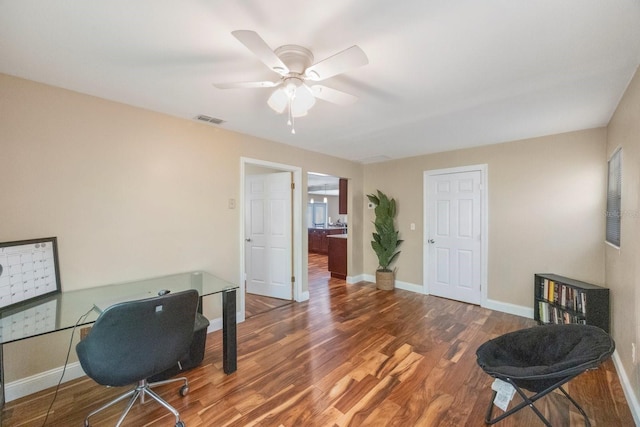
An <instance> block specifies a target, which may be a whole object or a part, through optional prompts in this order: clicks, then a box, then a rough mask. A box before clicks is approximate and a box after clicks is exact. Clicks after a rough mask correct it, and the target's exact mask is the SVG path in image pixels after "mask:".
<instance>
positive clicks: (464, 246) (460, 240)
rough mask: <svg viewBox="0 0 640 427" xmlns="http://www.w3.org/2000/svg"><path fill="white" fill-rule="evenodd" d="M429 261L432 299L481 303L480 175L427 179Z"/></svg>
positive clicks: (457, 175) (427, 243)
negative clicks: (440, 298)
mask: <svg viewBox="0 0 640 427" xmlns="http://www.w3.org/2000/svg"><path fill="white" fill-rule="evenodd" d="M425 191H426V199H425V215H426V218H425V225H426V230H425V231H426V235H425V238H426V248H425V255H426V257H427V260H426V261H425V265H426V268H427V270H426V274H425V276H426V277H425V279H426V283H427V286H428V291H429V293H430V294H432V295H436V296H440V297H444V298H450V299H454V300H458V301H463V302H468V303H471V304H480V302H481V289H480V284H481V277H482V271H481V269H482V262H481V259H482V247H483V245H482V238H483V235H482V221H483V219H482V215H483V213H482V212H483V211H482V197H481V194H482V173H481V171H479V170H470V171H464V172H455V173H442V174H430V175H427V176H426V179H425Z"/></svg>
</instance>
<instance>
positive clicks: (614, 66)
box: [0, 0, 640, 163]
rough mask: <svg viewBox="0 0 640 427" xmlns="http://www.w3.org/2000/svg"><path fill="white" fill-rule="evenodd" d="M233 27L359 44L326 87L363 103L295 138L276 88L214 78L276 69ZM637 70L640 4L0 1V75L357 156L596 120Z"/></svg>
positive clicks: (326, 115)
mask: <svg viewBox="0 0 640 427" xmlns="http://www.w3.org/2000/svg"><path fill="white" fill-rule="evenodd" d="M238 29H247V30H254V31H256V32H257V33H258V34H260V35H261V36H262V38H263V39H264V40H265V41H266V42H267V44H268V45H269V46H270V47H272V48H273V49H275V48H276V47H278V46H281V45H284V44H298V45H301V46H304V47H306V48H308V49H310V50H311V51H312V52H313V54H314V56H315V58H316V61H318V60H322V59H324V58H327V57H329V56H331V55H333V54H335V53H337V52H339V51H341V50H343V49H346V48H348V47H350V46H352V45H358V46H360V47H361V48H362V49H363V50H364V51H365V53H366V54H367V56H368V58H369V64H368V65H366V66H364V67H361V68H357V69H355V70H352V71H350V72H348V73H346V74H343V75H340V76H337V77H333V78H330V79H327V80H325V81H323V82H322V83H323V84H324V85H326V86H330V87H332V88H335V89H339V90H342V91H346V92H349V93H352V94H354V95H356V96H358V98H359V100H358V102H357V103H355V104H353V105H350V106H337V105H333V104H329V103H326V102H324V101H318V102H317V103H316V105H315V106H314V107H313V108H312V109H311V110H310V112H309V115H308V116H307V117H303V118H299V119H296V134H295V135H291V134H290V130H289V127H288V126H287V125H286V117H284V116H282V115H277V114H275V113H274V112H273V111H272V110H271V109H269V108H268V107H267V105H266V101H267V98H268V97H269V95H270V92H271V91H272V90H273V89H233V90H220V89H216V88H214V87H213V86H212V83H214V82H216V83H218V82H235V81H247V80H266V79H270V78H271V79H272V78H273V77H274V73H273V72H272V71H270V70H269V69H268V68H267V67H266V66H265V65H264V64H262V63H261V62H260V61H259V60H258V59H257V58H256V57H255V56H254V55H253V54H252V53H251V52H250V51H248V50H247V48H246V47H245V46H243V45H242V44H241V43H240V42H239V41H238V40H237V39H235V38H234V37H233V36H232V35H231V31H233V30H238ZM639 63H640V0H534V1H532V0H482V1H479V0H438V1H436V0H403V1H400V2H392V1H389V0H324V1H319V2H312V1H300V0H298V1H291V0H269V1H266V0H263V1H259V0H208V1H205V0H201V1H194V0H184V1H175V0H136V1H130V0H109V1H103V2H96V1H87V0H0V72H2V73H6V74H10V75H15V76H19V77H24V78H27V79H31V80H35V81H39V82H44V83H48V84H51V85H54V86H60V87H63V88H67V89H71V90H75V91H78V92H83V93H87V94H90V95H95V96H98V97H102V98H106V99H110V100H114V101H119V102H123V103H126V104H130V105H134V106H138V107H142V108H146V109H150V110H155V111H160V112H164V113H167V114H170V115H173V116H178V117H184V118H188V119H192V118H194V117H195V116H197V115H199V114H205V115H208V116H212V117H216V118H220V119H223V120H225V121H226V123H224V124H222V125H220V126H221V127H223V128H226V129H230V130H234V131H238V132H242V133H246V134H250V135H255V136H259V137H262V138H266V139H270V140H274V141H279V142H282V143H285V144H290V145H295V146H299V147H302V148H306V149H309V150H313V151H318V152H323V153H327V154H330V155H334V156H337V157H341V158H345V159H349V160H354V161H359V162H363V163H370V162H373V161H379V160H385V159H394V158H401V157H407V156H413V155H418V154H426V153H432V152H439V151H446V150H451V149H456V148H464V147H471V146H476V145H483V144H492V143H498V142H504V141H512V140H517V139H522V138H529V137H535V136H542V135H549V134H555V133H560V132H567V131H572V130H578V129H587V128H593V127H598V126H604V125H606V124H607V122H608V121H609V119H610V117H611V115H612V113H613V111H614V109H615V107H616V105H617V103H618V101H619V100H620V97H621V96H622V94H623V92H624V90H625V88H626V86H627V84H628V82H629V81H630V79H631V77H632V75H633V73H634V71H635V69H636V68H637V66H638V64H639ZM276 77H277V75H276Z"/></svg>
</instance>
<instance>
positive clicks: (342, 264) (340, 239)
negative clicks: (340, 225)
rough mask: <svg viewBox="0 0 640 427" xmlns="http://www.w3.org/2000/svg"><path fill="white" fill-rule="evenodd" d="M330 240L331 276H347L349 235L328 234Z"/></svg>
mask: <svg viewBox="0 0 640 427" xmlns="http://www.w3.org/2000/svg"><path fill="white" fill-rule="evenodd" d="M327 240H328V242H329V262H328V267H329V272H330V273H331V277H335V278H338V279H343V280H345V279H346V278H347V235H346V234H339V235H333V236H327Z"/></svg>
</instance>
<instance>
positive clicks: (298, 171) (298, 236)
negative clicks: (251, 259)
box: [238, 157, 306, 320]
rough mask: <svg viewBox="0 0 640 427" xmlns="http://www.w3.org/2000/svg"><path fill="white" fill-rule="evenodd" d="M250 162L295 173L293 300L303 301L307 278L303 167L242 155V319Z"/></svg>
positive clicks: (293, 202) (241, 310) (240, 245)
mask: <svg viewBox="0 0 640 427" xmlns="http://www.w3.org/2000/svg"><path fill="white" fill-rule="evenodd" d="M248 164H252V165H256V166H261V167H264V168H268V169H273V171H274V172H291V173H292V175H293V183H294V185H295V188H294V189H293V199H292V201H291V203H292V210H293V212H292V215H291V221H292V235H291V236H292V242H291V243H292V246H291V252H292V255H293V262H292V267H293V276H294V277H295V278H296V279H295V282H294V285H293V300H294V301H298V302H300V301H303V300H304V299H302V298H303V293H302V281H303V280H306V278H305V277H304V276H303V274H302V252H303V251H302V168H301V167H298V166H292V165H285V164H282V163H275V162H269V161H266V160H259V159H252V158H249V157H240V199H239V201H240V203H239V205H240V209H239V211H240V212H239V214H240V224H241V226H240V233H239V235H240V239H239V247H240V274H239V275H238V277H240V295H241V297H240V312H241V316H242V320H244V318H245V300H244V294H245V291H246V288H245V281H246V275H245V246H246V245H245V231H246V230H245V226H244V216H245V203H244V202H245V173H246V171H245V167H246V165H248Z"/></svg>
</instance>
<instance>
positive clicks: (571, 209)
mask: <svg viewBox="0 0 640 427" xmlns="http://www.w3.org/2000/svg"><path fill="white" fill-rule="evenodd" d="M605 145H606V130H605V129H593V130H586V131H581V132H572V133H566V134H561V135H553V136H548V137H543V138H536V139H530V140H524V141H517V142H511V143H507V144H496V145H490V146H485V147H480V148H474V149H466V150H458V151H450V152H445V153H439V154H433V155H426V156H419V157H413V158H408V159H403V160H397V161H391V162H385V163H380V164H372V165H367V166H365V179H364V190H365V192H366V193H371V192H374V191H375V190H376V189H380V190H382V191H383V192H385V193H387V195H389V196H390V197H394V198H395V199H396V200H397V203H398V227H399V230H400V233H401V238H402V239H404V240H405V241H404V243H403V244H402V246H401V250H402V253H401V254H400V257H399V258H398V261H397V263H396V266H397V267H398V271H397V280H399V281H403V282H408V283H411V284H417V285H422V283H423V277H422V275H423V262H422V260H423V250H422V248H423V232H424V230H423V173H424V171H428V170H434V169H444V168H452V167H459V166H466V165H477V164H487V165H488V191H489V193H488V195H489V203H488V204H489V206H488V215H489V236H488V245H489V254H488V256H489V261H488V263H489V265H488V298H489V299H491V300H496V301H500V302H503V303H510V304H515V305H519V306H525V307H529V308H532V307H533V286H532V283H533V275H534V273H540V272H552V273H557V274H561V275H565V276H569V277H573V278H576V279H580V280H584V281H588V282H592V283H596V284H603V283H604V244H603V236H604V211H605V198H604V194H605V182H606V163H605V162H604V158H605ZM373 215H374V214H373V210H367V209H365V210H364V220H363V224H364V227H365V233H364V234H365V241H364V242H363V253H364V270H365V273H368V274H373V273H374V271H375V269H376V267H377V262H376V258H375V254H374V253H373V250H372V249H371V247H370V245H369V240H370V239H369V236H370V235H371V232H372V231H373V227H372V225H371V221H372V220H373ZM411 223H414V224H415V225H416V229H415V231H411V230H410V224H411Z"/></svg>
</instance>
